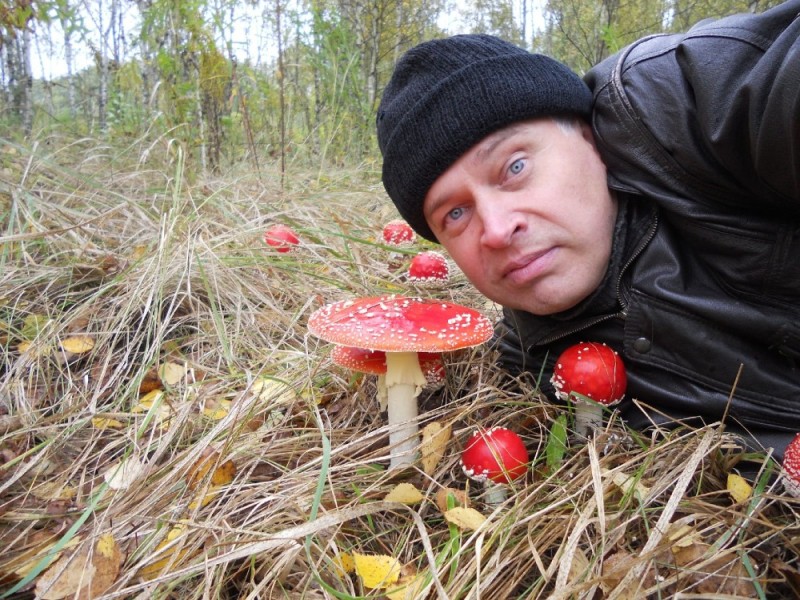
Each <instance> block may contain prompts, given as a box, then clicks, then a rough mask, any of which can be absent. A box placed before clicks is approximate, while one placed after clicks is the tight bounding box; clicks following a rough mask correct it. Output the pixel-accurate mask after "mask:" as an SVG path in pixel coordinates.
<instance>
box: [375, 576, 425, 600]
mask: <svg viewBox="0 0 800 600" xmlns="http://www.w3.org/2000/svg"><path fill="white" fill-rule="evenodd" d="M423 587H425V577H424V575H423V574H422V573H409V574H408V575H402V576H401V577H400V578H399V579H398V580H397V585H396V586H394V587H392V588H391V589H387V590H386V592H385V595H386V597H387V598H389V600H417V598H419V597H420V596H421V592H422V588H423Z"/></svg>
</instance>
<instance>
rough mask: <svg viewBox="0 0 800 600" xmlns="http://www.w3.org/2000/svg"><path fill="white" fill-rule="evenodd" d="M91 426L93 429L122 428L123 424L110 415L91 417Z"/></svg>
mask: <svg viewBox="0 0 800 600" xmlns="http://www.w3.org/2000/svg"><path fill="white" fill-rule="evenodd" d="M92 426H94V428H95V429H122V428H123V427H125V424H124V423H122V422H120V421H117V420H116V419H111V418H110V417H93V418H92Z"/></svg>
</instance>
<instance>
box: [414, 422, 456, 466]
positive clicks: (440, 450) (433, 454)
mask: <svg viewBox="0 0 800 600" xmlns="http://www.w3.org/2000/svg"><path fill="white" fill-rule="evenodd" d="M451 435H452V430H451V428H450V426H449V425H448V426H444V425H442V424H441V423H438V422H436V421H434V422H432V423H428V424H427V425H426V426H425V427H424V428H423V429H422V446H421V448H420V450H421V453H422V470H423V471H424V472H425V473H426V474H427V475H432V474H433V473H434V472H435V471H436V467H438V466H439V463H440V462H441V460H442V458H443V457H444V454H445V451H446V450H447V442H449V441H450V437H451Z"/></svg>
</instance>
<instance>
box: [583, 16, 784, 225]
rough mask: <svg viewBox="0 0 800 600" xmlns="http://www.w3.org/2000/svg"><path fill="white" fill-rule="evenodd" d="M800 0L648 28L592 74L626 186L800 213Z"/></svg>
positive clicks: (598, 124) (607, 152)
mask: <svg viewBox="0 0 800 600" xmlns="http://www.w3.org/2000/svg"><path fill="white" fill-rule="evenodd" d="M799 15H800V0H789V1H788V2H785V3H783V4H781V5H779V6H777V7H775V8H773V9H771V10H768V11H765V12H763V13H760V14H749V13H748V14H743V15H735V16H733V17H728V18H725V19H720V20H718V21H710V22H703V23H701V24H699V25H697V26H696V27H694V28H693V29H691V30H689V31H688V32H686V33H685V34H676V35H663V36H653V37H650V38H645V39H644V40H641V41H639V42H637V43H635V44H634V45H632V46H630V47H628V48H626V49H625V50H623V51H621V52H620V53H619V54H618V55H616V56H613V57H610V58H609V59H607V60H605V61H603V62H602V63H600V64H599V65H598V66H597V67H595V68H594V69H593V70H592V71H590V72H589V73H588V74H587V76H586V81H587V83H588V84H589V86H590V87H591V88H592V89H593V92H594V99H595V105H594V112H593V123H592V124H593V127H594V130H595V134H596V139H597V141H598V146H599V147H600V148H601V151H602V152H603V156H604V160H605V161H606V163H607V164H608V166H609V170H610V172H611V173H613V175H614V177H615V178H616V179H617V180H618V182H619V183H620V184H621V185H623V186H629V187H631V188H633V189H635V190H637V191H638V192H639V193H643V194H649V195H651V196H653V197H655V198H657V199H658V197H659V194H663V193H667V194H669V195H670V196H671V197H677V198H680V197H687V198H693V200H694V201H696V202H700V203H705V204H706V205H707V206H728V207H730V208H731V209H734V210H741V209H747V210H751V211H754V212H759V213H763V214H765V215H768V214H775V215H788V216H790V217H792V218H793V217H796V216H797V215H799V214H800V16H799Z"/></svg>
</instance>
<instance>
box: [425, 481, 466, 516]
mask: <svg viewBox="0 0 800 600" xmlns="http://www.w3.org/2000/svg"><path fill="white" fill-rule="evenodd" d="M434 500H435V502H436V507H437V508H438V509H439V510H440V511H441V513H442V514H444V513H446V512H447V511H448V510H449V509H451V508H455V507H456V506H464V507H467V506H469V494H467V492H465V491H464V490H457V489H455V488H449V487H447V488H440V489H439V490H438V491H437V492H436V495H435V496H434Z"/></svg>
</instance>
